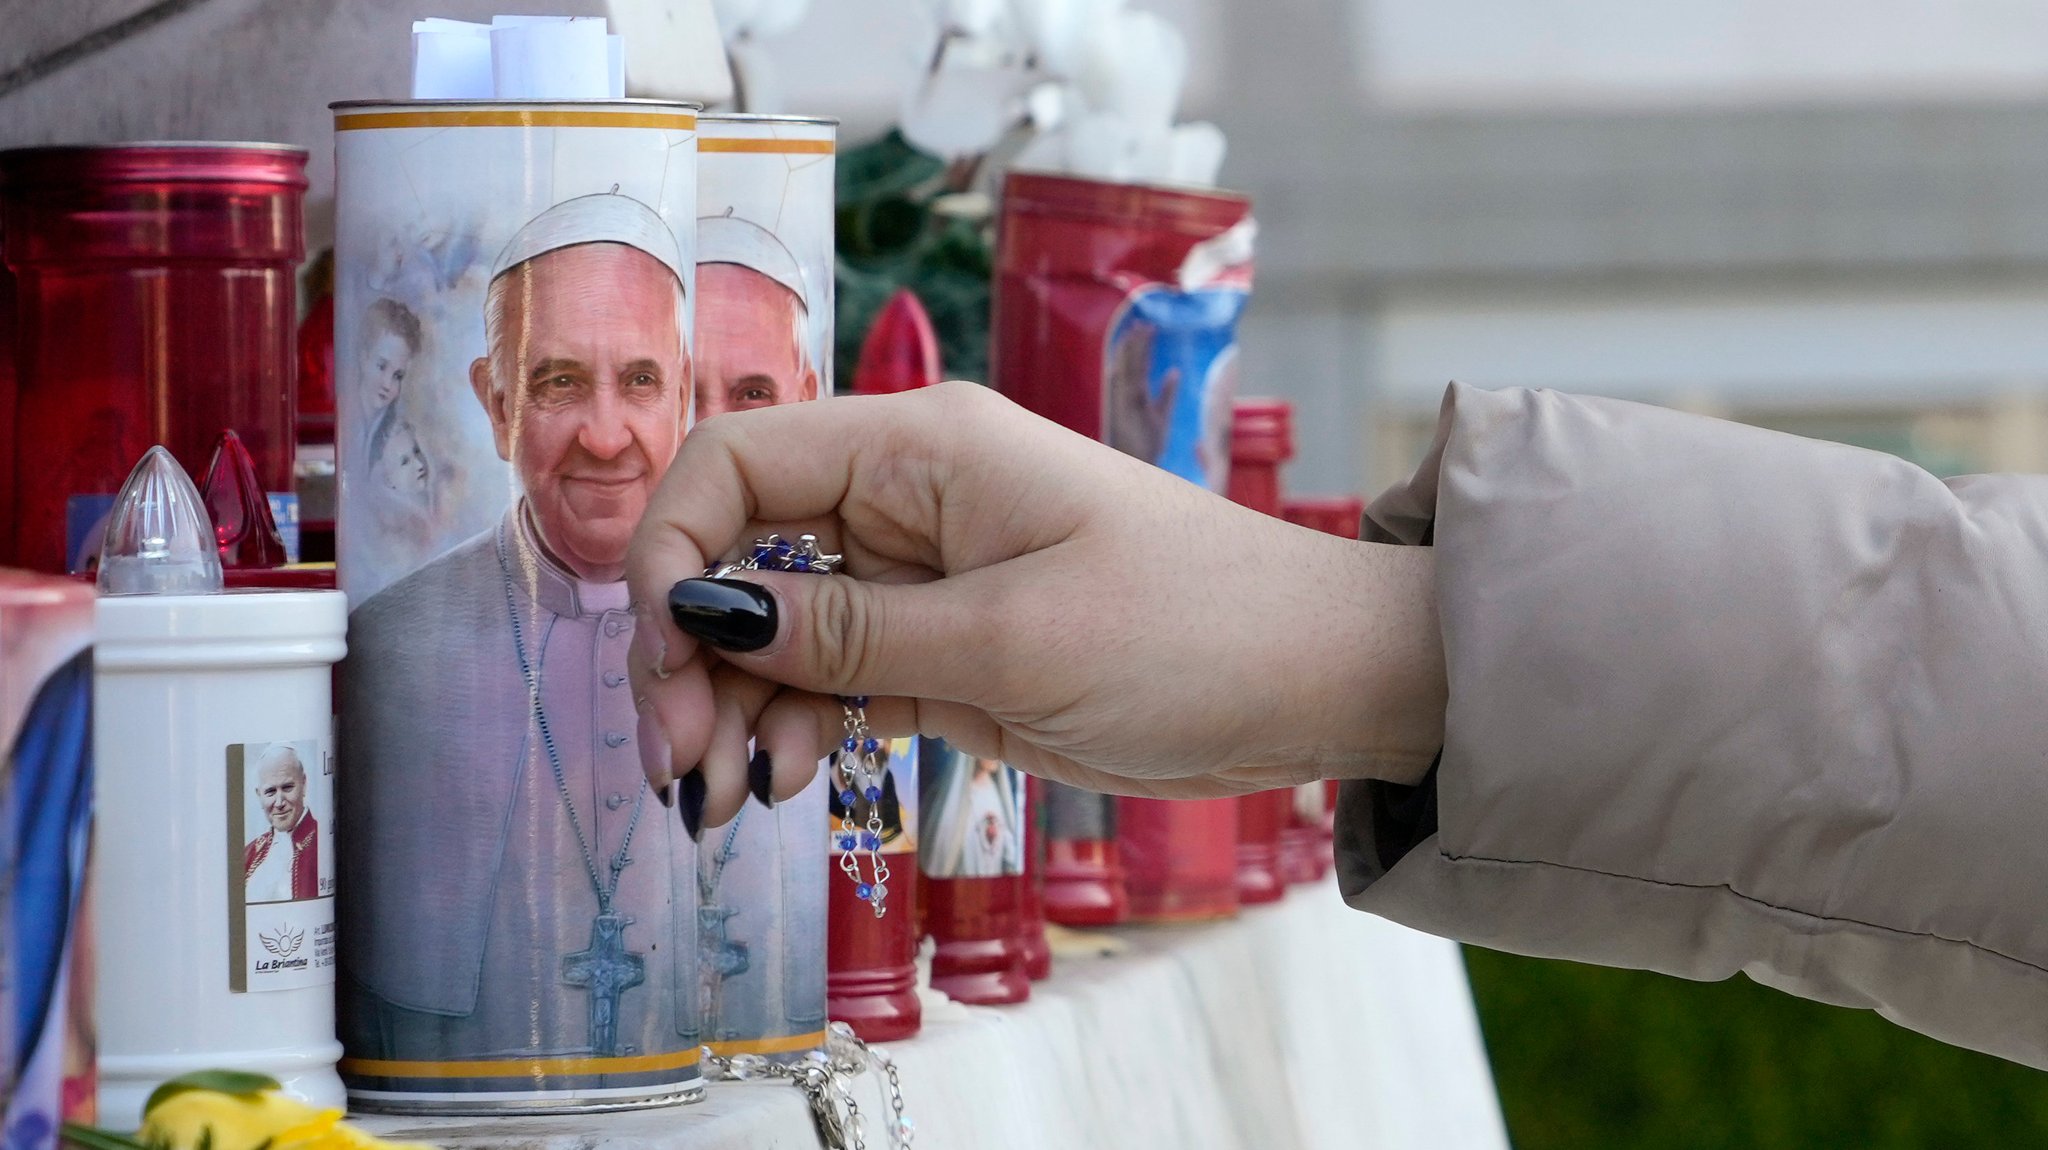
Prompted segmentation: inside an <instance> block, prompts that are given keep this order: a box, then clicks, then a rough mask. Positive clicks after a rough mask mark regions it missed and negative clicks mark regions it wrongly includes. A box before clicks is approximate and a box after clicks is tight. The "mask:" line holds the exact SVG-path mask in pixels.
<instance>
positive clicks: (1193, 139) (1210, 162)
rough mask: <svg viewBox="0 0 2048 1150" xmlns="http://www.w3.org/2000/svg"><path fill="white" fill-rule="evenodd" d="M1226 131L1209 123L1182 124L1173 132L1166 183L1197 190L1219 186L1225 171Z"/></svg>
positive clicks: (1202, 121) (1204, 121)
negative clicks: (1188, 186) (1182, 185)
mask: <svg viewBox="0 0 2048 1150" xmlns="http://www.w3.org/2000/svg"><path fill="white" fill-rule="evenodd" d="M1223 150H1224V144H1223V129H1221V128H1219V127H1217V126H1216V125H1214V124H1211V123H1209V122H1208V121H1207V120H1197V121H1195V122H1194V123H1191V124H1182V125H1180V126H1179V127H1177V128H1175V129H1174V130H1173V139H1172V142H1171V144H1170V145H1169V147H1168V149H1167V151H1168V159H1167V164H1168V170H1167V173H1166V179H1167V180H1168V181H1170V182H1172V183H1176V184H1187V185H1190V186H1192V187H1198V188H1213V187H1215V186H1216V176H1217V174H1218V173H1219V172H1221V171H1222V170H1223Z"/></svg>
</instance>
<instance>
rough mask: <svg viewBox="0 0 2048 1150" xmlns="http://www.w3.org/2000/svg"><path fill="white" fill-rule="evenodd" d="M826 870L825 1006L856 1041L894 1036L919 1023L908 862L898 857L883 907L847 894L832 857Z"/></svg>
mask: <svg viewBox="0 0 2048 1150" xmlns="http://www.w3.org/2000/svg"><path fill="white" fill-rule="evenodd" d="M827 865H828V870H827V872H826V889H827V890H828V891H830V892H831V893H830V894H828V895H827V896H826V900H825V934H826V938H825V1013H826V1014H827V1015H828V1016H829V1017H830V1018H831V1019H832V1021H834V1022H844V1023H846V1024H847V1025H848V1026H851V1027H853V1032H854V1033H855V1034H857V1035H859V1036H860V1038H861V1041H863V1042H895V1041H897V1040H898V1039H903V1038H909V1037H911V1036H912V1035H914V1034H916V1033H917V1031H918V1027H920V1026H922V1025H923V1024H924V1007H923V1006H922V1005H920V1004H919V1003H918V1001H917V940H918V938H919V937H920V936H919V933H918V921H917V888H918V885H919V884H918V882H917V878H916V864H915V863H914V862H913V861H912V860H911V859H910V858H909V857H908V856H903V857H902V858H901V860H900V864H899V865H901V866H903V867H904V870H903V871H902V872H900V873H901V877H900V878H899V879H898V880H897V881H896V882H892V883H890V884H889V900H888V902H889V910H888V913H887V914H884V915H883V916H882V917H880V918H876V917H875V908H874V907H873V906H871V905H869V904H868V903H866V902H864V901H862V900H861V899H860V898H859V897H858V896H856V895H855V894H854V888H853V884H852V883H850V882H848V881H847V880H846V876H845V875H844V874H841V873H840V871H839V860H838V859H837V858H836V857H835V858H834V859H833V860H832V861H831V862H830V863H828V864H827Z"/></svg>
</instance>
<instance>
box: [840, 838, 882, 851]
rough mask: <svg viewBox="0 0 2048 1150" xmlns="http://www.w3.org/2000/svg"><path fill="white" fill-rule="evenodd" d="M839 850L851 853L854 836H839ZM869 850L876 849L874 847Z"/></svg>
mask: <svg viewBox="0 0 2048 1150" xmlns="http://www.w3.org/2000/svg"><path fill="white" fill-rule="evenodd" d="M839 849H840V850H843V851H850V850H852V849H853V836H852V835H840V836H839ZM868 849H869V850H873V849H874V848H873V847H869V848H868Z"/></svg>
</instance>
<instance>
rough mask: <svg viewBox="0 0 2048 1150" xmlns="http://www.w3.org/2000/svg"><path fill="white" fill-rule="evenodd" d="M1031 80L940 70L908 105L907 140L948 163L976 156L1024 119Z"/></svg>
mask: <svg viewBox="0 0 2048 1150" xmlns="http://www.w3.org/2000/svg"><path fill="white" fill-rule="evenodd" d="M1031 83H1032V76H1031V74H1030V73H1028V72H1025V71H1023V70H1022V69H1017V68H970V67H942V68H940V69H939V70H938V71H937V72H934V73H932V74H931V75H930V76H928V77H926V78H925V82H924V83H923V84H922V85H921V86H920V87H918V88H917V89H916V90H914V91H912V92H911V93H910V95H909V97H908V98H907V99H906V100H905V101H904V106H903V115H902V118H901V120H900V121H899V123H898V126H899V127H900V128H901V129H902V131H903V138H904V139H906V140H909V141H910V142H911V143H912V144H914V145H916V146H917V147H919V148H922V149H924V150H925V151H927V152H931V153H933V154H935V155H939V156H943V157H945V158H946V159H948V160H954V159H958V158H960V157H962V156H977V155H980V154H982V153H983V152H986V151H988V150H989V149H990V148H993V147H994V146H995V145H996V141H998V140H1000V139H1002V138H1003V133H1005V132H1007V131H1009V130H1010V129H1011V128H1012V127H1013V126H1015V125H1017V124H1018V123H1020V122H1022V121H1023V119H1024V115H1025V111H1024V96H1025V93H1026V92H1027V91H1028V90H1029V89H1030V87H1031Z"/></svg>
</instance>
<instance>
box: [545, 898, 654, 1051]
mask: <svg viewBox="0 0 2048 1150" xmlns="http://www.w3.org/2000/svg"><path fill="white" fill-rule="evenodd" d="M632 922H633V920H632V919H630V918H627V917H625V916H624V915H617V914H609V913H606V914H600V915H598V916H597V917H596V918H593V919H591V920H590V949H588V950H579V951H577V952H576V953H575V954H571V955H568V956H566V957H564V958H563V959H562V981H563V982H566V983H568V984H569V985H570V986H576V987H581V988H583V989H585V990H588V991H589V992H590V1047H591V1053H592V1054H594V1055H596V1056H597V1057H599V1058H610V1057H614V1056H616V1055H617V1054H618V1053H619V996H620V995H622V994H624V993H625V992H626V991H628V990H631V989H633V988H634V987H636V986H638V985H640V984H641V983H642V982H645V981H646V980H647V963H646V961H645V960H644V959H642V958H641V957H640V956H639V955H637V954H632V953H630V952H628V951H627V950H626V927H628V926H629V925H631V924H632Z"/></svg>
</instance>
